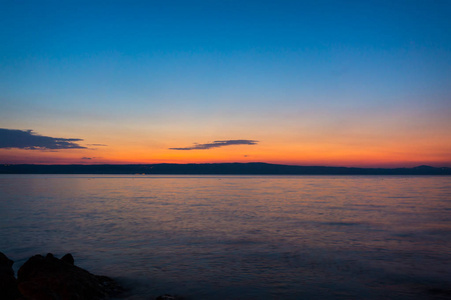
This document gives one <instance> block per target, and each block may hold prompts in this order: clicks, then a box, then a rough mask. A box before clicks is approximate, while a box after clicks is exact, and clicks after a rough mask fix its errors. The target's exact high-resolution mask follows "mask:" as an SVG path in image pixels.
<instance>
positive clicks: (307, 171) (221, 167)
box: [0, 163, 451, 175]
mask: <svg viewBox="0 0 451 300" xmlns="http://www.w3.org/2000/svg"><path fill="white" fill-rule="evenodd" d="M0 174H174V175H175V174H179V175H181V174H186V175H188V174H193V175H451V168H446V167H444V168H435V167H430V166H418V167H415V168H346V167H321V166H290V165H278V164H268V163H212V164H134V165H33V164H14V165H8V164H4V165H0Z"/></svg>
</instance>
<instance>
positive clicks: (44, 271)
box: [17, 253, 122, 300]
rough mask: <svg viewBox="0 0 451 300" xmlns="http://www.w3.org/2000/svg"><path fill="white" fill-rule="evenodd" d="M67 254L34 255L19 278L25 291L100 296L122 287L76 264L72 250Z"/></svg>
mask: <svg viewBox="0 0 451 300" xmlns="http://www.w3.org/2000/svg"><path fill="white" fill-rule="evenodd" d="M64 257H65V258H64V260H62V259H61V260H60V259H58V258H56V257H54V256H53V255H52V254H51V253H49V254H47V256H46V257H43V256H42V255H35V256H33V257H31V258H30V259H29V260H28V261H27V262H26V263H25V264H23V265H22V267H20V269H19V272H18V279H17V282H18V287H19V291H20V292H21V293H22V295H23V296H24V297H25V298H26V299H36V300H84V299H90V300H97V299H108V298H109V297H110V296H114V295H117V294H119V293H120V292H121V291H122V288H121V287H120V286H119V285H118V284H117V283H116V282H115V281H114V280H113V279H111V278H108V277H106V276H96V275H93V274H91V273H89V272H88V271H86V270H84V269H82V268H79V267H77V266H74V265H73V257H72V255H70V254H66V255H65V256H64ZM71 262H72V263H71Z"/></svg>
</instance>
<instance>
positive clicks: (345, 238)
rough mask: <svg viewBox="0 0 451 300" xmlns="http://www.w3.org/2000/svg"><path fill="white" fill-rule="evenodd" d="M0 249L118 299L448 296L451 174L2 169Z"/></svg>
mask: <svg viewBox="0 0 451 300" xmlns="http://www.w3.org/2000/svg"><path fill="white" fill-rule="evenodd" d="M0 251H1V252H3V253H4V254H5V255H7V256H8V257H9V258H10V259H12V260H14V262H15V263H14V265H13V267H14V270H15V271H16V272H17V270H18V269H19V268H20V266H21V265H22V264H23V263H24V262H25V261H26V260H27V259H28V258H29V257H31V256H33V255H35V254H42V255H45V254H47V253H49V252H50V253H53V254H54V255H55V256H56V257H61V256H63V255H64V254H66V253H71V254H72V255H73V256H74V258H75V264H76V265H77V266H80V267H82V268H85V269H87V270H88V271H90V272H91V273H93V274H97V275H106V276H109V277H112V278H114V279H116V280H117V281H118V282H119V283H120V284H121V285H123V286H124V287H126V288H127V291H126V292H125V293H124V294H123V295H122V298H121V299H155V297H157V296H159V295H162V294H171V295H178V296H181V297H184V298H185V299H215V300H221V299H450V298H451V176H195V175H191V176H190V175H187V176H171V175H166V176H158V175H0ZM16 274H17V273H16Z"/></svg>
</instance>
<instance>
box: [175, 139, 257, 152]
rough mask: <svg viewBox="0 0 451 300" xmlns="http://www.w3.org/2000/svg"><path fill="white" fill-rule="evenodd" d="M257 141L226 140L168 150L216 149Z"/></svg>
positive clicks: (254, 143)
mask: <svg viewBox="0 0 451 300" xmlns="http://www.w3.org/2000/svg"><path fill="white" fill-rule="evenodd" d="M257 143H258V141H254V140H226V141H214V142H213V143H207V144H197V143H195V144H194V146H191V147H183V148H169V149H170V150H206V149H211V148H218V147H224V146H233V145H256V144H257Z"/></svg>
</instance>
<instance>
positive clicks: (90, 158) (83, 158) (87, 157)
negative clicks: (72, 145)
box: [81, 157, 94, 160]
mask: <svg viewBox="0 0 451 300" xmlns="http://www.w3.org/2000/svg"><path fill="white" fill-rule="evenodd" d="M93 158H94V157H82V158H81V159H88V160H89V159H93Z"/></svg>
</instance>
